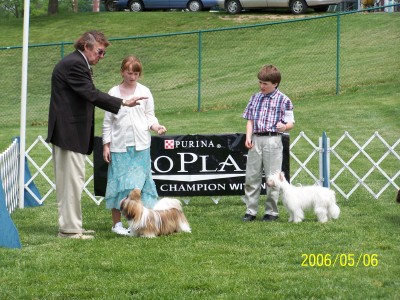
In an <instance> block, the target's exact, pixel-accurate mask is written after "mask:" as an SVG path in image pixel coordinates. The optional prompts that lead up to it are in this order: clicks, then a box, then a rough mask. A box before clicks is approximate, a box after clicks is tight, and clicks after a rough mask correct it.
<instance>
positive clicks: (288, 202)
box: [267, 171, 340, 223]
mask: <svg viewBox="0 0 400 300" xmlns="http://www.w3.org/2000/svg"><path fill="white" fill-rule="evenodd" d="M267 186H269V187H272V188H273V187H277V188H279V191H280V192H281V193H282V201H283V204H284V206H285V207H286V208H287V210H288V211H289V215H290V217H289V222H294V223H299V222H301V221H303V219H304V211H305V210H307V209H314V213H315V214H316V215H317V217H318V221H319V222H321V223H325V222H327V221H328V220H329V219H337V218H339V214H340V208H339V206H337V204H336V199H335V192H334V191H332V190H330V189H328V188H325V187H322V186H316V185H314V186H302V187H297V186H294V185H291V184H290V183H288V182H287V181H286V179H285V174H284V173H283V172H281V171H279V172H276V173H275V174H273V175H270V176H268V179H267Z"/></svg>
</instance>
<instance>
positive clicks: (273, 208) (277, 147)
mask: <svg viewBox="0 0 400 300" xmlns="http://www.w3.org/2000/svg"><path fill="white" fill-rule="evenodd" d="M282 150H283V145H282V137H281V136H280V135H278V136H257V135H253V148H251V149H250V150H249V152H248V156H247V164H246V182H245V201H246V205H247V210H246V214H250V215H253V216H255V215H257V211H258V199H259V198H260V192H261V184H262V172H263V170H264V173H265V176H268V175H270V174H273V173H275V172H276V171H278V170H281V168H282V157H283V154H282ZM278 197H279V190H277V189H271V188H267V199H266V202H265V214H268V215H272V216H277V215H278V214H279V211H278Z"/></svg>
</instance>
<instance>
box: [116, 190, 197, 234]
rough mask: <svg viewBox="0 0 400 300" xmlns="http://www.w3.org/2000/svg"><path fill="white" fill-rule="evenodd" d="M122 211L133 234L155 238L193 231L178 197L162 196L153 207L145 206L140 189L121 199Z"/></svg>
mask: <svg viewBox="0 0 400 300" xmlns="http://www.w3.org/2000/svg"><path fill="white" fill-rule="evenodd" d="M121 212H122V214H123V215H124V216H125V217H126V218H127V219H128V222H129V229H130V235H131V236H140V237H147V238H153V237H156V236H159V235H167V234H171V233H174V232H182V231H183V232H191V229H190V226H189V223H188V221H187V219H186V217H185V215H184V213H183V210H182V206H181V203H180V201H179V200H178V199H173V198H162V199H160V200H159V201H158V202H157V203H156V205H155V206H154V208H153V209H148V208H146V207H144V206H143V204H142V200H141V191H140V189H134V190H132V191H131V192H130V194H129V196H128V197H126V198H124V199H122V200H121Z"/></svg>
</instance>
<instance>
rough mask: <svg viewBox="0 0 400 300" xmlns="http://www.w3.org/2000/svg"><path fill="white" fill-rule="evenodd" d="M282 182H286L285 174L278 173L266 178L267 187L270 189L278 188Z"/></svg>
mask: <svg viewBox="0 0 400 300" xmlns="http://www.w3.org/2000/svg"><path fill="white" fill-rule="evenodd" d="M284 181H286V179H285V173H283V172H281V171H278V172H276V173H274V174H272V175H269V176H268V177H267V186H269V187H272V188H273V187H279V186H280V185H281V184H282V183H283V182H284Z"/></svg>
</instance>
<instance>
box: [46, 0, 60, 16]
mask: <svg viewBox="0 0 400 300" xmlns="http://www.w3.org/2000/svg"><path fill="white" fill-rule="evenodd" d="M47 14H48V15H56V14H58V0H49V6H48V7H47Z"/></svg>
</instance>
